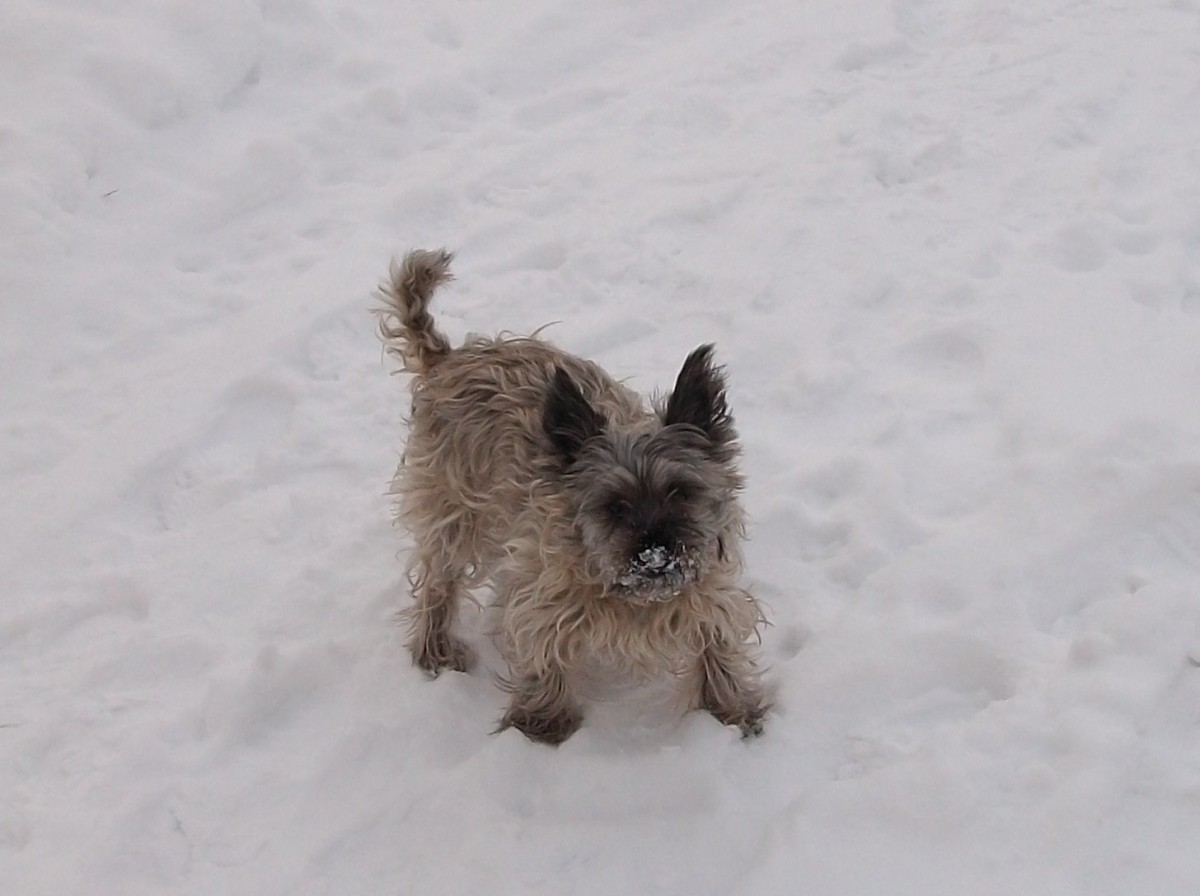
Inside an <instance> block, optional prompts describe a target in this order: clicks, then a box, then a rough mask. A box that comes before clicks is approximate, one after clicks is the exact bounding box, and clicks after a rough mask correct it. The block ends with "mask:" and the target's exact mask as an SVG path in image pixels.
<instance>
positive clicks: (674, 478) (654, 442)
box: [542, 345, 741, 602]
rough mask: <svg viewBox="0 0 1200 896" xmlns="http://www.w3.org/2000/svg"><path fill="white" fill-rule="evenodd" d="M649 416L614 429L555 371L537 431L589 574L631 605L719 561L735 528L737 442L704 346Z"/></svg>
mask: <svg viewBox="0 0 1200 896" xmlns="http://www.w3.org/2000/svg"><path fill="white" fill-rule="evenodd" d="M656 416H657V421H656V422H655V423H654V424H653V425H650V426H644V425H643V426H638V427H635V428H633V429H628V430H626V429H622V428H621V427H619V426H617V425H615V424H613V423H612V422H611V421H609V420H608V419H606V418H605V416H604V415H603V414H602V413H601V412H600V411H599V410H597V409H596V408H595V407H593V406H592V404H590V403H589V402H588V400H587V398H586V397H585V396H584V395H583V393H582V392H581V391H580V389H579V387H578V386H577V385H576V383H575V382H574V381H573V380H572V379H571V377H570V376H569V375H568V374H567V372H566V371H564V370H563V369H562V368H559V369H558V370H557V371H556V372H555V377H554V380H553V382H552V384H551V387H550V392H549V395H548V396H547V399H546V405H545V410H544V414H543V421H542V422H543V427H544V430H545V433H546V435H547V436H548V438H549V441H550V444H551V446H552V448H553V451H554V454H555V459H556V461H557V464H558V466H559V469H560V470H561V473H562V476H563V479H564V482H565V483H566V485H567V490H568V492H569V493H570V495H571V499H572V502H573V510H574V513H575V523H576V525H577V527H578V530H579V533H580V536H581V539H582V542H583V545H584V548H585V550H586V553H587V563H588V565H589V567H590V569H591V571H592V573H593V574H594V575H596V576H597V577H598V578H600V579H601V580H602V581H603V582H604V583H605V585H606V586H607V590H608V591H609V592H610V593H611V594H614V595H616V596H618V597H622V598H625V599H627V600H631V601H636V602H652V601H663V600H669V599H670V598H671V597H673V596H675V595H676V594H678V593H679V592H680V590H681V589H682V588H683V587H684V586H685V585H686V584H687V583H688V582H692V581H695V580H697V579H699V578H701V577H702V576H703V575H704V574H705V572H706V570H707V569H708V568H709V567H710V566H711V565H712V564H713V563H715V562H722V561H725V560H726V559H727V552H728V551H731V550H736V545H734V544H730V543H727V542H728V541H729V540H730V539H731V538H733V537H735V536H736V532H737V527H738V525H739V524H740V518H739V517H738V516H737V514H738V511H737V506H736V501H735V496H736V493H737V491H738V490H739V489H740V487H741V478H740V476H739V474H738V472H737V468H736V465H735V461H736V458H737V453H738V446H737V433H736V431H735V430H734V426H733V417H732V416H731V414H730V413H729V406H728V403H727V400H726V395H725V379H724V376H723V374H722V371H721V370H720V368H718V367H716V366H715V365H714V364H713V361H712V346H711V345H704V346H701V347H700V348H698V349H696V350H695V351H694V352H692V353H691V354H690V355H689V356H688V358H687V360H686V361H685V362H684V364H683V368H682V370H680V372H679V377H678V378H677V379H676V382H675V388H674V389H673V390H672V392H671V394H670V395H669V396H668V397H667V399H666V400H665V401H664V402H660V403H659V405H658V406H657V407H656Z"/></svg>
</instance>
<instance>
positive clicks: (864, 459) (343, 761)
mask: <svg viewBox="0 0 1200 896" xmlns="http://www.w3.org/2000/svg"><path fill="white" fill-rule="evenodd" d="M2 15H3V23H4V24H3V28H0V72H2V74H3V77H2V78H0V209H2V210H3V211H2V212H0V253H3V255H2V257H0V353H2V357H3V367H2V371H3V377H2V380H0V427H2V430H0V487H2V490H3V500H2V501H0V534H2V537H0V570H2V571H3V575H4V580H5V591H4V600H3V601H2V603H0V794H2V797H0V879H2V880H3V890H4V892H5V893H7V894H15V896H41V894H53V896H63V894H122V896H133V894H156V896H163V894H214V893H221V894H247V896H249V894H254V896H266V894H289V896H294V894H349V893H356V894H365V893H404V894H409V893H412V894H470V896H478V894H484V893H486V894H507V893H512V894H531V893H534V894H542V893H544V894H567V893H570V894H593V893H594V894H602V893H621V894H628V893H655V894H687V896H697V894H722V896H724V894H756V896H761V894H799V893H802V894H806V896H835V894H863V893H888V894H894V896H904V894H920V896H929V894H937V893H971V894H992V893H995V894H1013V893H1022V894H1087V896H1105V894H1112V896H1127V894H1130V893H1146V894H1155V896H1174V894H1179V896H1184V894H1187V896H1194V894H1195V893H1196V892H1200V848H1198V846H1200V837H1198V832H1200V668H1198V667H1200V594H1198V591H1200V401H1198V396H1200V352H1198V350H1197V347H1198V346H1200V3H1198V2H1197V0H1145V2H1140V3H1115V2H1104V0H1100V2H1093V3H1080V2H1075V0H1042V2H1037V3H1031V2H1012V0H969V2H960V0H850V2H846V0H836V2H835V0H811V2H805V3H794V2H785V0H750V2H748V3H734V4H731V3H728V2H716V0H687V2H663V3H612V4H595V3H592V4H572V3H563V2H551V0H527V2H520V3H490V4H489V3H440V4H434V3H426V4H416V3H395V2H386V3H385V2H380V0H359V2H355V3H336V2H332V0H210V2H205V3H191V4H187V3H157V2H150V0H128V2H124V3H114V2H103V0H101V2H96V0H91V2H83V0H56V2H52V3H51V2H45V0H7V2H6V4H5V6H4V11H3V14H2ZM442 245H445V246H449V247H451V248H454V249H457V250H458V251H459V255H458V260H457V262H456V274H457V275H458V283H457V285H455V286H454V287H453V288H450V289H447V290H446V291H444V292H443V293H440V294H439V295H438V297H437V308H436V311H437V314H438V316H439V320H440V321H441V322H442V324H443V325H444V326H445V327H446V329H447V330H448V331H449V332H450V333H451V334H452V335H453V337H454V338H455V339H456V340H457V339H459V338H461V337H462V336H463V335H464V334H465V333H466V332H467V331H468V330H469V329H470V330H477V331H482V332H489V331H495V330H498V329H510V330H514V331H518V332H520V331H525V332H527V331H529V330H531V329H533V328H534V327H537V326H539V325H541V324H544V323H546V322H548V321H555V320H557V321H561V323H559V324H558V325H557V326H556V327H554V328H553V329H552V330H551V331H550V334H549V335H550V336H551V337H552V338H553V339H554V340H556V341H557V342H558V343H559V344H561V345H562V346H564V347H566V348H568V349H570V350H572V351H574V352H577V353H579V354H582V355H585V356H587V357H591V358H593V359H595V360H597V361H599V362H601V363H602V364H603V365H604V366H605V367H606V368H607V369H609V370H610V371H612V372H613V373H614V375H617V376H622V377H628V378H629V381H630V383H631V384H632V385H633V386H635V387H636V388H638V389H641V390H645V391H649V390H651V389H653V388H654V387H656V386H657V387H666V386H669V384H670V383H671V382H672V380H673V378H674V375H675V373H676V371H677V369H678V365H679V364H680V363H681V362H682V359H683V358H684V357H685V356H686V354H687V352H688V351H690V350H691V349H693V348H694V347H695V346H696V345H699V344H701V343H703V342H707V341H715V342H716V343H717V345H718V356H719V358H720V361H721V363H723V364H725V365H727V367H728V370H729V375H730V399H731V404H732V407H733V409H734V411H735V413H736V415H737V422H738V427H739V429H740V432H741V436H742V441H743V445H744V449H745V453H744V472H745V473H746V476H747V480H748V489H747V493H746V505H747V510H748V513H749V515H750V517H751V522H752V527H751V538H750V541H749V543H748V551H747V553H748V557H747V561H748V562H747V584H748V585H749V587H751V588H753V589H754V591H755V592H756V593H757V594H758V595H759V596H760V597H761V598H762V599H763V600H764V602H765V603H766V604H767V605H768V607H769V612H770V616H771V619H772V621H773V627H771V628H770V629H768V630H767V631H766V632H765V635H764V639H763V648H762V649H763V653H764V656H765V659H766V662H767V664H768V665H769V667H770V672H769V681H770V682H771V684H772V687H773V689H774V691H775V696H776V709H775V710H774V712H773V713H772V714H771V715H770V716H769V717H768V719H767V724H766V732H765V734H764V735H763V736H762V737H761V738H758V739H755V740H752V741H746V742H744V741H742V739H741V738H740V737H739V735H738V733H737V732H736V731H734V730H731V729H728V728H725V727H722V726H721V725H719V724H718V723H717V722H715V721H714V720H713V719H712V718H711V717H708V716H706V715H703V714H690V715H688V716H686V717H684V718H679V717H677V716H675V715H672V714H670V713H667V712H661V711H659V710H658V708H657V706H656V704H655V702H654V699H653V695H650V694H643V693H640V692H635V693H630V694H627V695H618V696H615V697H613V698H612V699H609V700H605V701H602V702H599V703H597V704H596V705H595V706H591V707H589V712H588V716H587V720H586V722H585V724H584V727H583V728H582V729H581V730H580V731H579V733H578V734H576V735H575V737H573V738H572V739H571V740H570V741H568V742H567V743H566V744H565V745H564V746H562V747H561V748H559V749H557V750H555V749H551V748H546V747H543V746H539V745H535V744H531V743H529V742H528V741H526V740H525V739H524V738H523V737H522V736H521V735H520V734H519V733H517V732H516V731H506V732H504V733H501V734H492V733H491V731H492V729H493V727H494V724H495V720H496V719H497V718H498V717H499V715H500V712H501V710H502V707H503V701H504V697H503V694H502V693H501V692H500V690H499V689H498V688H497V687H496V686H495V684H494V682H493V680H492V676H491V675H490V674H489V669H490V670H493V671H494V670H495V669H497V668H498V666H497V664H498V659H497V657H496V655H495V652H494V650H491V649H490V648H489V647H488V646H487V642H486V639H485V637H484V634H483V632H484V629H485V623H484V622H483V621H482V616H481V614H479V613H477V612H475V611H474V610H468V611H467V612H466V614H465V618H464V619H463V627H464V632H465V635H466V637H467V638H468V639H469V640H470V641H471V642H472V644H473V645H475V646H476V647H477V648H479V649H480V650H481V651H482V659H483V661H484V664H485V668H482V669H480V670H479V671H478V672H477V673H475V674H472V675H458V674H446V675H443V676H442V677H440V678H439V679H437V680H436V681H432V682H431V681H427V680H426V679H425V678H424V677H423V676H422V675H421V674H420V673H419V672H418V671H417V670H415V669H413V668H412V667H411V666H410V663H409V659H408V657H407V655H406V653H405V651H404V649H403V644H402V634H401V632H400V631H399V629H398V627H397V625H396V624H395V619H394V614H395V612H396V611H397V610H398V609H399V608H400V607H401V606H403V605H404V602H405V594H404V585H403V576H402V572H401V570H402V560H403V553H404V551H405V550H406V542H405V540H404V537H403V535H402V534H401V533H398V532H396V531H394V530H393V529H392V528H391V527H390V525H389V507H388V503H387V499H386V498H385V496H384V489H385V486H386V482H387V480H388V478H389V476H390V474H391V471H392V469H393V466H394V464H395V462H396V460H397V457H398V455H399V452H400V450H401V445H402V443H403V438H404V424H403V414H404V410H405V406H406V392H405V388H406V383H405V381H404V379H403V378H402V377H394V378H389V377H388V375H387V373H386V371H387V364H386V363H384V361H383V359H382V358H381V351H380V347H379V345H378V343H377V341H376V338H375V330H374V321H373V320H372V318H371V316H370V315H369V313H368V307H369V306H370V304H371V302H372V299H371V293H372V290H373V288H374V286H375V284H376V283H377V282H378V280H379V279H380V278H381V277H382V276H383V274H384V273H385V272H386V270H387V263H388V260H389V258H390V257H391V256H392V255H393V254H395V253H398V252H401V251H403V250H405V249H407V248H409V247H413V246H421V247H427V248H434V247H438V246H442ZM398 554H399V555H400V556H399V557H398Z"/></svg>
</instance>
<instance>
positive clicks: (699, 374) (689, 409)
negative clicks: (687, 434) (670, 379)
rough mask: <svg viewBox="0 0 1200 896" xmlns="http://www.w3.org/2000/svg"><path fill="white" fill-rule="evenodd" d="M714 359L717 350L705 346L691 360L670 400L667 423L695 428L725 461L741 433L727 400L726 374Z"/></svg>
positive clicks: (668, 402)
mask: <svg viewBox="0 0 1200 896" xmlns="http://www.w3.org/2000/svg"><path fill="white" fill-rule="evenodd" d="M712 355H713V347H712V346H711V345H702V346H700V347H699V348H698V349H696V350H695V351H694V352H692V353H691V354H690V355H688V356H687V360H686V361H684V362H683V369H681V370H680V371H679V376H678V378H677V379H676V380H675V388H674V390H673V391H672V392H671V397H670V398H669V399H668V400H667V409H666V412H665V413H664V414H663V423H665V424H666V425H668V426H670V425H671V424H673V423H686V424H688V425H690V426H695V427H696V428H697V429H699V430H700V431H701V432H703V433H704V434H705V435H706V436H708V440H709V441H710V442H712V444H713V447H714V448H715V449H717V453H718V455H719V456H722V457H723V456H724V455H725V453H726V451H727V449H729V448H730V447H732V445H733V442H734V440H735V439H736V438H737V432H736V431H735V430H734V428H733V415H732V414H731V413H730V412H729V402H728V400H727V399H726V397H725V374H724V372H723V371H722V370H721V368H720V367H718V366H716V365H715V364H714V363H713V358H712Z"/></svg>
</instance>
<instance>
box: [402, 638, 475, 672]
mask: <svg viewBox="0 0 1200 896" xmlns="http://www.w3.org/2000/svg"><path fill="white" fill-rule="evenodd" d="M474 664H475V652H474V651H473V650H471V648H470V647H468V646H467V644H466V643H465V642H463V641H460V640H459V639H458V638H455V637H454V636H453V635H445V636H443V637H440V638H432V639H429V640H427V641H424V642H422V643H421V644H419V645H416V646H414V648H413V665H415V666H417V667H418V668H420V669H424V670H425V671H426V672H427V673H428V674H429V675H430V676H431V677H433V678H436V677H437V676H438V675H439V674H440V673H441V672H442V671H443V670H445V669H449V670H450V671H451V672H467V671H469V670H470V668H471V667H472V666H473V665H474Z"/></svg>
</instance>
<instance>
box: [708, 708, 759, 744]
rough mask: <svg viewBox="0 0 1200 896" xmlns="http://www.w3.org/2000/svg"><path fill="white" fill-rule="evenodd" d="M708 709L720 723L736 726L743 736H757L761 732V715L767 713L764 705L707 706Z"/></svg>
mask: <svg viewBox="0 0 1200 896" xmlns="http://www.w3.org/2000/svg"><path fill="white" fill-rule="evenodd" d="M708 711H709V712H710V713H712V715H713V718H715V719H716V720H717V721H718V722H720V723H721V724H722V725H730V726H732V727H734V728H737V729H738V731H740V732H741V733H742V737H743V738H751V737H758V736H759V735H760V734H762V733H763V717H764V716H765V715H766V714H767V707H765V706H759V705H751V706H739V707H735V708H729V707H716V708H708Z"/></svg>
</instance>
